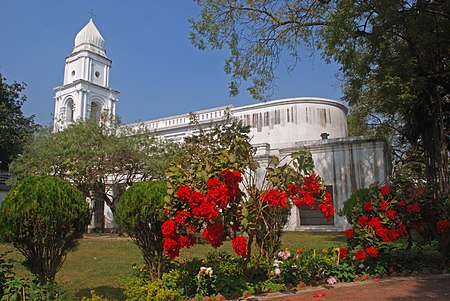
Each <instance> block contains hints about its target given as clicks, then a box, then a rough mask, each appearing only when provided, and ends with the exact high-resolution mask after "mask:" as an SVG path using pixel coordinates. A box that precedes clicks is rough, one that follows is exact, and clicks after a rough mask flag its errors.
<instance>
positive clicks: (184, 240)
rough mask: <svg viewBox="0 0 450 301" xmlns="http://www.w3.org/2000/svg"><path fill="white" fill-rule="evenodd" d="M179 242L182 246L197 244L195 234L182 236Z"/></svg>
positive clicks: (188, 246) (187, 246)
mask: <svg viewBox="0 0 450 301" xmlns="http://www.w3.org/2000/svg"><path fill="white" fill-rule="evenodd" d="M178 243H179V244H180V248H184V247H186V248H190V247H192V246H193V245H194V244H195V236H194V235H192V234H189V235H187V236H180V238H179V239H178Z"/></svg>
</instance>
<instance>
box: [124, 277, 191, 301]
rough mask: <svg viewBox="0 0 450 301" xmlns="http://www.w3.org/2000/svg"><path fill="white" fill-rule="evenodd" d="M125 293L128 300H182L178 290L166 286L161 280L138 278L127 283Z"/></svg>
mask: <svg viewBox="0 0 450 301" xmlns="http://www.w3.org/2000/svg"><path fill="white" fill-rule="evenodd" d="M124 294H125V296H126V297H127V301H177V300H182V297H181V294H180V293H179V292H178V291H176V290H173V289H170V288H167V287H165V286H164V284H163V282H162V281H161V280H155V281H151V282H147V281H145V280H143V279H136V280H135V281H133V282H131V283H128V284H127V285H126V288H125V292H124Z"/></svg>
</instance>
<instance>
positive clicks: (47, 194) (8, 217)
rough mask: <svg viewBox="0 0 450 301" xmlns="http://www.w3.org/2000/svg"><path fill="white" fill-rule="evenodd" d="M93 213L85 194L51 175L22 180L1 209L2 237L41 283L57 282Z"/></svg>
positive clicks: (0, 231) (7, 197)
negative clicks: (58, 273)
mask: <svg viewBox="0 0 450 301" xmlns="http://www.w3.org/2000/svg"><path fill="white" fill-rule="evenodd" d="M90 218H91V211H90V209H89V207H88V204H87V203H86V201H85V198H84V197H83V195H82V193H81V192H80V191H79V190H78V189H77V188H76V187H75V186H73V185H72V184H70V183H69V182H66V181H63V180H61V179H59V178H55V177H52V176H44V177H38V176H33V177H29V178H26V179H24V180H22V181H20V182H19V183H18V184H17V186H15V187H13V188H12V189H11V190H10V191H9V192H8V194H7V196H6V198H5V200H4V201H3V202H2V204H1V206H0V237H1V240H2V241H4V242H9V243H12V245H13V246H14V247H15V248H16V249H17V250H18V251H19V252H20V253H21V254H22V255H23V256H24V257H25V260H24V262H23V265H24V266H25V267H26V268H27V269H28V270H29V271H30V272H31V273H33V274H34V275H36V276H37V278H38V280H39V282H40V283H41V284H45V283H48V282H54V279H55V275H56V273H57V272H58V270H59V269H60V268H61V266H62V264H63V262H64V259H65V257H66V255H67V253H68V252H69V251H71V250H73V249H74V248H75V247H76V246H77V244H78V239H80V238H82V237H83V234H84V232H85V229H86V227H87V226H88V224H89V222H90Z"/></svg>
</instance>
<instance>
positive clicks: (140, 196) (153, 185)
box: [115, 181, 166, 280]
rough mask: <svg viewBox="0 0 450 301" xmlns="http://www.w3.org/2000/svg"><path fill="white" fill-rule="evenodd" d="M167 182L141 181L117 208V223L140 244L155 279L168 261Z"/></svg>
mask: <svg viewBox="0 0 450 301" xmlns="http://www.w3.org/2000/svg"><path fill="white" fill-rule="evenodd" d="M165 195H166V183H165V182H164V181H147V182H140V183H137V184H134V185H133V186H131V187H130V188H129V189H128V190H127V191H125V192H124V193H123V195H122V197H121V198H120V200H119V204H118V206H117V211H116V215H115V217H116V220H117V223H118V224H119V225H120V226H121V227H122V228H123V229H124V230H125V232H127V233H128V235H129V236H130V237H131V238H132V239H133V241H134V242H135V244H136V245H137V246H138V247H139V249H140V250H141V252H142V255H143V257H144V260H145V262H146V264H147V266H148V270H149V273H150V276H151V278H152V280H156V279H159V278H160V276H161V270H162V267H163V265H164V263H165V255H164V248H163V240H164V237H163V234H162V232H161V225H162V223H163V222H164V221H165V220H166V217H165V214H164V197H165Z"/></svg>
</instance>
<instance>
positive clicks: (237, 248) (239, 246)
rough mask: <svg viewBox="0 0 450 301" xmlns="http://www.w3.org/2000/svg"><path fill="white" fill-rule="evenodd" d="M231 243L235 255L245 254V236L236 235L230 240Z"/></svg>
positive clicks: (246, 251)
mask: <svg viewBox="0 0 450 301" xmlns="http://www.w3.org/2000/svg"><path fill="white" fill-rule="evenodd" d="M231 244H232V246H233V250H234V252H236V255H238V256H242V257H244V256H246V255H247V253H248V250H247V238H245V236H236V238H235V239H233V240H232V241H231Z"/></svg>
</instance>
